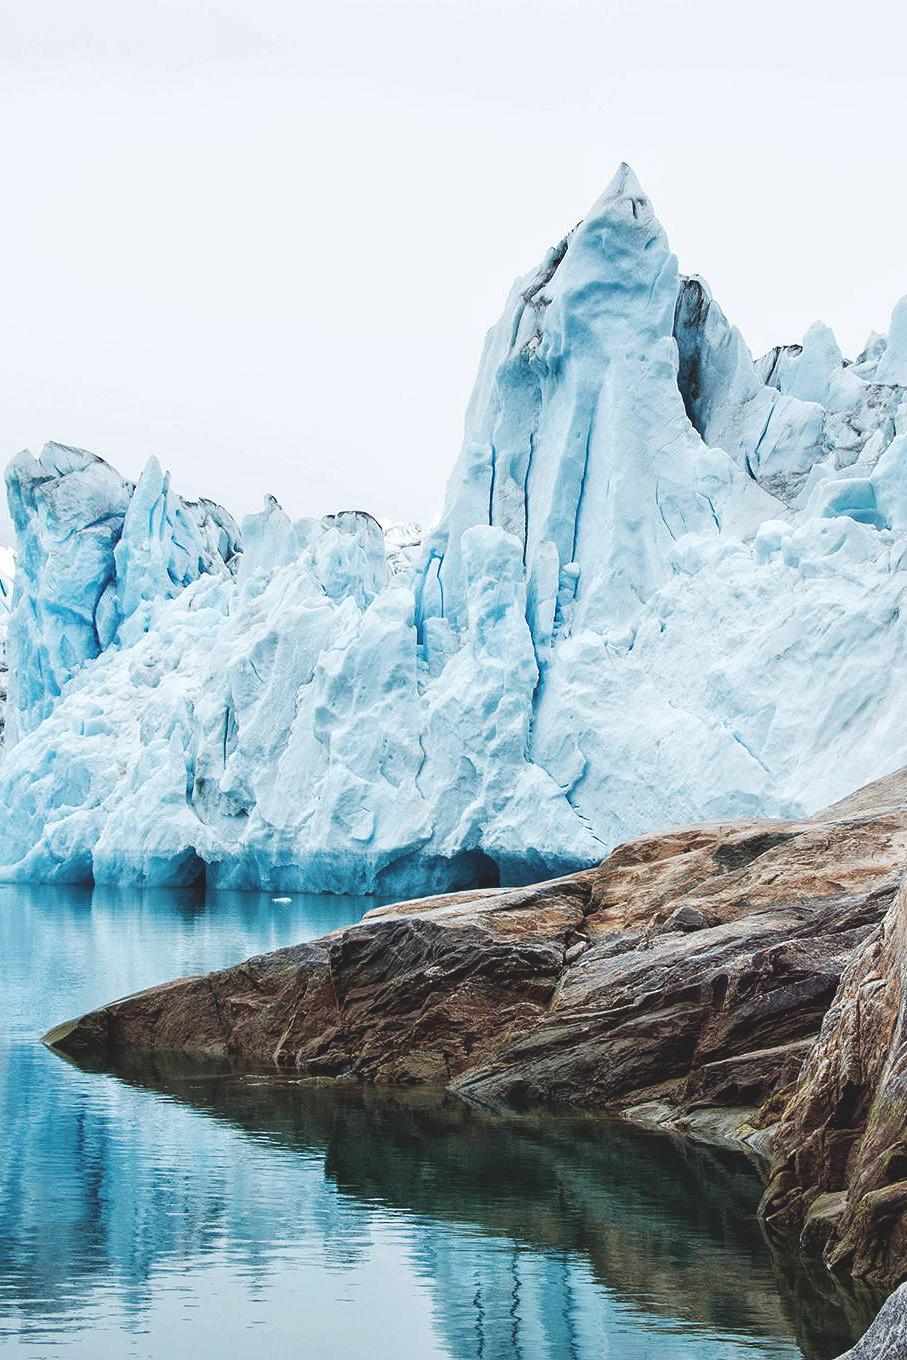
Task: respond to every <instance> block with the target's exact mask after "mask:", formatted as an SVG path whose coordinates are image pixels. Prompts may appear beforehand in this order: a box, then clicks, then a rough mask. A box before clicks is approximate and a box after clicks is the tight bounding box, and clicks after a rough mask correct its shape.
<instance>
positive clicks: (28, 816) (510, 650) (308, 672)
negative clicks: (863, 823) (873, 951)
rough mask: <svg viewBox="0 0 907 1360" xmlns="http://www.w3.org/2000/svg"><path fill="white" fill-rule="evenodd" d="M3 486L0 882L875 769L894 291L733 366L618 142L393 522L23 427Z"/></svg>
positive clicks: (446, 864) (499, 861) (512, 846)
mask: <svg viewBox="0 0 907 1360" xmlns="http://www.w3.org/2000/svg"><path fill="white" fill-rule="evenodd" d="M7 491H8V496H9V502H10V509H11V513H12V517H13V522H14V525H15V530H16V539H17V551H16V576H15V585H14V589H13V593H12V599H11V602H8V601H7V599H6V595H5V593H3V592H0V630H3V629H5V632H6V650H7V655H8V664H9V682H8V683H9V697H8V701H7V704H6V741H5V748H4V751H3V755H2V758H0V795H2V796H0V878H3V879H5V880H35V881H57V882H83V881H84V882H89V881H96V882H100V883H123V882H131V883H146V884H152V885H165V884H179V883H188V882H193V881H196V880H198V879H201V878H204V879H205V880H206V881H207V883H208V884H209V885H210V886H213V887H224V888H228V887H229V888H251V887H265V888H269V889H275V890H285V891H302V890H308V891H334V892H350V893H380V894H387V895H396V896H403V895H416V894H419V893H427V892H432V891H441V890H444V889H446V888H455V887H465V886H473V885H476V884H478V885H484V884H494V883H497V882H509V883H517V882H526V881H531V880H534V879H538V878H541V877H546V876H551V875H554V874H558V873H563V872H567V871H569V870H572V869H575V868H578V867H581V866H585V865H588V864H591V863H594V862H596V861H598V860H600V859H601V858H603V856H604V855H605V854H606V852H607V851H609V850H610V849H611V848H612V847H613V846H614V845H615V844H616V843H618V842H619V841H622V840H625V839H628V838H630V837H633V836H636V835H638V834H640V833H641V832H643V831H648V830H651V829H653V828H656V827H659V826H662V825H665V824H667V823H676V822H678V821H681V820H687V821H690V820H704V819H715V818H723V817H737V816H746V815H753V814H762V815H777V816H800V815H805V814H807V813H810V812H812V811H814V810H816V809H817V808H819V807H821V806H823V805H826V804H828V803H830V802H833V801H834V800H835V799H837V798H839V797H842V796H843V795H844V794H846V793H847V792H849V791H850V790H851V789H852V788H854V787H857V786H858V785H861V784H864V783H866V782H868V781H869V780H871V779H874V778H876V777H878V776H880V775H883V774H885V773H888V772H889V771H890V770H892V769H895V768H897V767H898V766H901V765H904V764H907V730H905V724H903V723H902V722H901V719H900V704H899V699H900V695H901V692H902V690H903V688H904V685H905V682H907V645H905V644H907V610H905V608H904V592H905V587H907V299H904V300H902V301H901V302H899V303H898V304H897V306H896V307H895V308H894V312H893V314H892V318H891V322H890V327H889V330H888V333H887V335H881V334H873V335H872V336H870V337H869V340H868V341H867V343H866V346H865V348H864V350H863V352H862V353H861V354H860V355H858V356H857V358H856V359H855V360H854V361H853V362H851V361H848V360H847V359H845V358H844V356H843V355H842V353H841V351H840V348H839V347H838V344H837V341H836V340H835V337H834V335H833V333H832V332H831V330H830V329H829V328H828V327H827V326H825V325H823V324H820V323H817V324H816V325H814V326H813V327H811V328H810V330H809V331H808V332H807V334H806V335H805V336H804V338H803V341H802V343H801V344H797V345H782V346H778V347H777V348H776V349H774V350H772V351H770V352H769V353H768V354H767V355H765V356H762V357H761V358H758V359H754V358H753V356H752V354H751V352H750V350H749V349H748V347H747V345H746V342H745V340H744V339H743V337H742V335H741V334H740V332H739V331H738V330H737V328H736V327H734V326H733V325H732V324H731V323H730V322H729V321H728V320H727V318H726V317H725V315H724V313H723V311H722V310H721V308H720V306H719V305H718V303H717V302H716V301H715V299H714V298H713V297H712V295H711V293H710V291H709V289H708V287H707V285H706V284H705V282H704V281H703V280H702V279H700V278H698V277H687V276H684V275H682V274H681V273H680V271H679V267H678V263H677V260H676V258H675V257H674V255H673V254H672V253H671V250H670V247H669V245H668V241H667V238H666V236H665V233H664V231H663V229H662V227H661V226H660V224H659V222H658V220H657V218H656V216H655V214H654V211H653V208H652V205H651V202H650V201H649V199H648V198H647V196H646V195H645V193H644V192H643V190H642V188H641V187H640V185H639V183H638V181H637V180H636V178H635V176H634V175H633V173H632V171H631V170H630V169H629V167H627V166H621V167H620V169H619V170H618V172H617V174H616V176H615V178H614V179H613V180H612V182H611V184H610V185H609V186H608V188H607V189H606V190H605V192H604V194H603V195H602V196H601V198H600V199H599V200H598V201H597V202H596V203H595V204H594V206H593V207H592V209H591V210H590V212H589V213H588V215H587V216H586V217H585V218H584V219H583V221H582V222H580V223H579V225H578V226H576V227H575V228H574V229H573V231H572V232H570V233H569V234H568V235H567V236H566V237H565V238H564V239H563V240H562V241H561V242H560V243H559V244H558V245H556V246H555V247H553V248H552V249H551V250H550V251H549V252H548V254H547V255H546V257H545V258H544V260H543V261H542V263H541V264H540V265H539V266H538V268H536V269H535V270H534V271H532V272H531V273H530V274H528V275H526V276H525V277H523V278H520V279H519V280H518V281H517V282H516V284H515V285H514V287H513V289H512V291H511V293H510V296H509V298H508V300H507V302H506V305H505V308H504V312H503V314H502V316H501V318H500V320H499V321H498V323H497V324H496V325H495V326H494V327H493V328H492V330H491V331H490V332H489V334H488V337H487V338H486V341H485V346H484V350H483V354H482V358H481V362H480V367H479V373H478V377H477V380H476V384H475V388H474V391H473V394H472V397H471V400H470V402H469V406H468V409H467V414H466V422H465V434H464V441H463V446H462V450H461V453H460V456H459V459H458V461H457V463H456V465H455V467H454V470H453V473H452V475H451V478H450V482H449V485H448V491H447V496H446V499H445V504H444V507H443V510H442V512H441V514H440V516H439V518H438V519H437V521H436V523H435V524H434V525H433V526H431V527H430V528H429V530H428V531H427V532H426V533H425V534H422V533H421V532H420V530H419V529H418V527H417V526H415V525H406V526H397V527H395V528H393V529H391V530H389V531H388V532H387V533H385V532H384V531H383V530H382V528H381V526H380V525H379V524H378V522H377V521H376V520H375V519H374V518H373V517H372V516H370V515H369V514H368V513H366V512H365V511H362V510H347V511H340V512H338V513H337V514H333V515H328V516H325V517H323V518H306V519H297V520H294V519H292V518H291V517H290V516H289V515H288V514H287V513H286V511H285V510H284V509H283V508H282V507H281V506H280V505H279V504H278V503H277V502H276V501H275V500H274V499H273V498H270V497H269V498H268V499H267V500H266V503H265V505H264V508H263V510H262V511H261V512H260V513H258V514H256V515H252V516H249V517H247V518H246V519H245V520H244V522H243V524H242V526H241V527H238V526H237V524H236V523H235V521H234V520H233V519H232V517H231V516H230V515H229V513H228V512H227V511H226V510H224V509H222V508H221V507H220V506H218V505H216V504H215V503H214V502H212V501H200V502H191V501H187V500H184V499H183V498H181V497H180V496H179V495H178V494H177V492H176V491H175V490H174V489H173V487H172V486H171V482H170V478H169V475H168V474H166V473H165V472H164V471H163V470H162V468H161V465H160V464H159V462H158V461H157V459H155V458H152V459H150V460H149V463H148V465H147V467H146V468H145V471H144V472H143V474H142V476H141V477H140V479H139V480H138V482H137V483H136V484H135V485H133V484H132V483H130V482H128V481H126V480H125V479H124V478H122V477H121V476H120V475H119V474H118V473H117V472H115V471H114V469H113V468H111V467H110V466H109V465H108V464H107V463H105V462H103V461H102V460H101V459H98V458H96V457H95V456H93V455H92V454H89V453H86V452H84V451H82V450H78V449H71V448H66V447H64V446H62V445H58V444H49V445H47V446H46V447H45V449H44V451H43V452H42V453H41V455H40V456H39V457H37V458H35V457H33V456H32V455H31V454H29V453H22V454H19V455H18V456H17V457H16V458H14V459H13V461H12V463H11V464H10V466H9V469H8V471H7ZM7 603H11V609H9V610H7V609H6V604H7Z"/></svg>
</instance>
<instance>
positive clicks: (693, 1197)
mask: <svg viewBox="0 0 907 1360" xmlns="http://www.w3.org/2000/svg"><path fill="white" fill-rule="evenodd" d="M371 905H373V903H372V902H371V901H368V900H365V899H350V898H337V897H334V898H331V897H305V896H295V897H293V898H292V899H291V901H290V902H289V903H280V902H275V901H274V900H273V899H272V897H271V896H270V895H267V894H262V895H257V894H249V893H241V894H240V893H236V894H233V893H219V894H211V895H209V897H208V899H207V900H204V899H203V898H201V897H199V896H195V895H193V894H192V893H191V892H189V891H182V890H181V891H169V890H159V891H156V892H146V893H138V892H134V891H130V892H110V891H107V892H104V891H102V890H99V889H96V890H95V891H94V894H92V893H91V892H90V891H89V890H81V889H49V888H38V889H36V888H30V889H23V888H11V887H10V888H7V887H0V949H2V969H3V972H2V988H0V1130H2V1140H0V1351H3V1352H4V1354H10V1355H19V1356H22V1357H29V1360H38V1358H39V1357H61V1360H63V1358H66V1360H68V1358H69V1357H73V1360H74V1358H75V1357H85V1360H89V1358H90V1360H108V1357H109V1358H110V1360H184V1358H187V1360H188V1358H191V1360H199V1357H204V1356H218V1357H219V1358H220V1360H240V1358H241V1360H250V1357H259V1356H260V1357H264V1360H285V1358H286V1360H291V1358H292V1360H297V1358H298V1360H302V1357H312V1360H332V1358H333V1357H343V1360H346V1358H347V1357H363V1358H364V1357H368V1360H391V1357H393V1360H432V1358H433V1357H437V1360H511V1358H513V1360H656V1357H657V1360H756V1357H771V1358H772V1360H781V1358H782V1357H784V1358H785V1360H787V1358H788V1357H798V1356H806V1357H808V1360H827V1358H828V1357H830V1356H833V1355H836V1354H837V1353H838V1352H839V1351H840V1350H842V1349H844V1348H845V1346H846V1344H849V1341H850V1339H851V1337H852V1335H854V1334H856V1332H857V1331H858V1330H859V1329H860V1326H861V1324H862V1325H865V1315H862V1316H861V1314H860V1310H859V1308H858V1307H856V1306H855V1305H854V1304H853V1303H849V1304H847V1305H846V1308H845V1309H843V1310H842V1304H841V1301H840V1300H839V1299H837V1298H835V1297H832V1296H831V1295H830V1293H829V1292H827V1291H826V1293H825V1294H823V1293H820V1292H819V1291H818V1289H817V1288H815V1287H814V1286H812V1285H811V1284H810V1282H809V1281H808V1280H806V1279H805V1278H804V1277H802V1276H801V1274H800V1273H799V1271H798V1269H797V1268H796V1267H794V1266H793V1265H792V1264H791V1263H790V1262H787V1261H780V1260H775V1261H773V1260H772V1259H771V1258H770V1256H769V1253H768V1250H767V1248H766V1246H765V1244H764V1242H763V1240H762V1237H761V1235H760V1233H759V1230H758V1228H757V1226H756V1223H755V1220H754V1218H753V1211H754V1208H755V1205H756V1202H757V1199H758V1195H759V1184H758V1181H757V1179H756V1177H755V1175H754V1174H753V1173H752V1171H751V1170H750V1168H749V1167H748V1165H747V1164H746V1163H745V1162H744V1161H743V1160H742V1159H739V1158H736V1157H732V1156H723V1155H715V1154H714V1153H711V1152H708V1151H704V1150H698V1149H695V1148H692V1147H690V1146H688V1145H685V1144H683V1143H680V1142H678V1141H675V1140H673V1139H669V1138H663V1137H659V1136H655V1135H646V1134H640V1133H636V1132H633V1131H631V1130H628V1129H626V1128H624V1127H622V1126H620V1125H617V1126H615V1125H613V1124H609V1123H603V1122H601V1121H598V1120H593V1119H560V1118H554V1117H550V1116H549V1117H546V1118H543V1119H542V1118H539V1117H537V1116H533V1117H529V1116H499V1117H497V1116H491V1115H488V1114H484V1113H482V1112H480V1111H477V1110H475V1109H474V1108H472V1107H469V1106H466V1105H464V1104H462V1103H460V1102H458V1101H455V1100H453V1099H449V1098H448V1099H445V1098H442V1097H428V1096H425V1095H421V1096H420V1095H416V1096H413V1095H409V1096H396V1097H395V1096H388V1095H383V1096H382V1095H380V1094H376V1093H375V1092H351V1091H330V1090H328V1091H324V1090H319V1091H313V1090H311V1089H308V1088H306V1087H304V1086H302V1085H300V1084H299V1083H294V1082H292V1081H286V1082H269V1081H266V1080H262V1079H261V1078H260V1077H245V1078H242V1077H227V1076H216V1075H206V1076H200V1075H199V1074H198V1073H197V1072H195V1073H193V1072H192V1071H187V1070H180V1068H179V1067H176V1068H170V1069H169V1070H168V1069H167V1068H166V1067H160V1066H158V1067H151V1066H147V1065H145V1066H140V1067H137V1068H136V1069H135V1070H134V1071H130V1072H129V1073H128V1074H127V1075H121V1076H110V1075H106V1074H96V1073H89V1072H84V1071H81V1070H79V1069H78V1068H76V1067H74V1066H72V1065H70V1064H68V1063H66V1062H65V1061H63V1060H62V1059H60V1058H58V1057H55V1056H54V1055H52V1054H51V1053H49V1052H47V1051H46V1050H45V1049H43V1048H42V1047H41V1046H40V1044H39V1042H38V1040H39V1037H40V1035H41V1034H42V1033H43V1032H44V1031H45V1030H46V1029H47V1028H48V1027H49V1026H50V1025H51V1024H54V1023H56V1022H57V1021H60V1020H63V1019H66V1018H68V1017H70V1016H73V1015H76V1014H78V1013H80V1012H82V1011H84V1010H87V1009H89V1008H91V1007H93V1006H96V1005H98V1004H99V1003H101V1002H103V1001H108V1000H110V999H112V998H113V997H115V996H120V995H123V994H125V993H128V992H131V991H135V990H136V989H138V988H140V987H144V986H147V985H149V984H151V983H154V982H159V981H162V980H165V979H167V978H171V977H176V976H178V975H180V974H185V973H190V972H198V971H202V970H207V969H211V968H216V967H220V966H222V965H225V964H230V963H235V962H238V961H239V960H240V959H243V958H245V957H247V956H248V955H250V954H254V953H258V952H262V951H263V950H266V949H274V948H278V947H279V946H281V945H285V944H289V943H292V942H294V941H299V940H303V939H306V938H312V937H315V936H317V935H320V934H323V933H324V932H325V931H326V930H330V929H333V928H334V927H336V926H339V925H343V924H345V923H347V922H348V921H350V920H353V919H355V918H356V917H358V916H359V915H360V914H361V913H362V912H363V911H365V910H366V909H367V908H368V907H369V906H371Z"/></svg>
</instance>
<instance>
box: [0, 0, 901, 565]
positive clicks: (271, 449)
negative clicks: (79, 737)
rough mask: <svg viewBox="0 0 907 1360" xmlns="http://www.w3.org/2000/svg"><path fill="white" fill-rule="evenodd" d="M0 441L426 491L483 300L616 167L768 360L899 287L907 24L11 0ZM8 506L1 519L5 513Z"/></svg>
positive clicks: (792, 3) (458, 7) (469, 372)
mask: <svg viewBox="0 0 907 1360" xmlns="http://www.w3.org/2000/svg"><path fill="white" fill-rule="evenodd" d="M0 15H2V29H0V127H2V129H3V130H2V133H0V183H2V185H3V190H4V209H3V212H2V215H0V271H2V287H0V381H2V401H0V452H2V455H3V458H4V461H5V459H6V457H8V456H9V455H11V454H12V453H14V452H15V451H16V450H17V449H19V448H21V447H22V446H24V445H28V446H30V447H32V448H33V449H35V450H36V451H37V449H39V448H40V446H41V444H42V443H43V442H44V441H45V440H46V439H50V438H53V439H59V440H61V441H63V442H66V443H73V444H79V445H81V446H83V447H85V448H90V449H92V450H94V451H95V452H97V453H100V454H102V455H103V456H104V457H106V458H108V459H109V460H110V461H111V462H113V463H114V464H115V465H116V466H117V467H119V468H120V469H121V470H122V471H123V472H125V473H127V474H130V475H135V474H137V473H138V471H139V470H140V469H141V467H142V465H143V464H144V462H145V459H146V458H147V456H148V455H149V454H150V453H152V452H154V453H156V454H157V455H158V456H159V457H160V458H161V460H162V461H163V462H164V463H165V464H166V465H168V466H170V467H171V468H172V469H173V471H174V478H175V482H176V485H177V487H178V489H180V490H181V491H183V492H184V493H186V494H188V495H196V494H199V493H202V494H206V495H210V496H213V497H215V498H217V499H219V500H221V501H222V502H223V503H224V504H225V505H227V506H228V508H230V509H231V510H232V511H233V512H234V513H236V514H243V513H246V512H248V511H250V510H254V509H257V508H258V507H259V504H260V501H261V498H262V496H263V495H264V493H265V492H266V491H269V490H270V491H273V492H274V493H275V494H276V495H277V496H278V497H279V499H280V500H281V501H282V502H283V503H284V504H285V505H286V507H287V509H288V510H289V511H290V512H291V513H292V514H293V515H301V514H320V513H323V512H325V511H327V510H331V509H337V508H341V507H363V508H368V509H370V510H372V511H373V512H374V513H376V514H377V515H378V516H379V517H381V518H384V519H389V518H401V517H408V516H416V517H422V518H428V517H429V516H430V515H431V514H432V513H433V511H434V510H436V509H437V508H438V507H439V505H440V501H441V497H442V494H443V488H444V483H445V480H446V477H447V474H448V471H449V469H450V467H451V465H452V463H453V460H454V458H455V456H456V453H457V450H458V446H459V441H460V435H461V428H462V418H463V411H464V408H465V405H466V400H467V397H468V394H469V389H470V386H471V383H472V379H473V376H474V372H475V368H476V364H477V361H478V357H479V351H480V348H481V342H482V338H483V335H484V332H485V330H486V329H487V327H488V326H489V325H490V324H491V323H492V321H494V320H495V318H496V317H497V315H498V313H499V311H500V308H501V305H502V303H503V299H504V297H505V295H506V293H507V290H508V287H509V285H510V283H511V281H512V279H513V277H514V276H515V275H516V274H517V273H521V272H523V271H524V270H525V269H527V268H528V267H530V266H531V265H533V264H534V263H535V262H536V261H537V259H538V258H539V257H540V256H541V255H542V253H543V252H544V250H545V248H546V247H547V246H548V245H549V244H550V243H551V242H553V241H554V240H556V239H558V238H559V237H560V236H561V235H562V234H563V232H564V231H565V230H566V229H567V228H568V227H569V226H571V225H572V224H573V222H574V221H576V220H577V219H578V218H579V217H580V216H582V214H583V212H584V211H585V209H586V208H587V207H588V206H589V204H590V203H591V202H592V201H593V200H594V199H595V197H596V196H597V194H598V193H599V191H600V190H601V188H602V187H603V186H604V184H605V183H606V182H607V180H608V179H609V178H610V177H611V175H612V173H613V171H614V169H615V166H616V164H617V162H618V161H619V160H621V159H626V160H629V161H630V163H631V164H632V165H633V167H634V169H635V170H636V172H637V174H638V175H639V177H640V179H641V180H642V183H643V185H644V186H645V187H646V189H647V191H648V193H649V194H650V195H651V196H652V198H653V201H654V203H655V206H656V210H657V211H658V213H659V216H660V217H661V220H662V222H663V223H664V225H665V227H666V229H667V231H668V235H669V237H670V239H671V242H672V245H673V247H674V249H675V250H676V251H677V253H678V255H679V256H680V262H681V267H682V268H684V269H686V270H687V271H690V272H699V273H702V274H703V275H704V276H705V277H706V278H707V279H708V280H709V282H710V283H711V285H712V287H713V289H714V291H715V293H716V295H717V296H718V298H719V300H720V301H721V304H722V306H723V307H724V309H725V311H726V312H727V313H728V315H729V316H730V317H731V318H732V319H733V320H735V321H737V322H738V323H739V324H740V325H741V326H742V328H743V331H744V334H745V335H746V336H747V338H748V340H749V342H750V344H751V346H752V347H753V348H754V350H755V351H756V352H760V351H762V350H764V349H766V348H768V346H769V345H770V344H772V343H774V342H775V341H785V340H794V339H797V338H799V337H800V336H801V335H802V332H803V331H804V330H805V328H806V327H807V325H809V323H810V322H811V321H813V320H815V319H816V318H821V319H823V320H825V321H827V322H828V323H829V324H830V325H832V326H833V327H834V328H835V330H836V332H837V334H838V337H839V339H840V341H841V343H842V345H843V347H844V349H845V351H850V352H855V351H856V350H857V349H859V347H860V345H861V343H862V340H863V338H864V335H865V333H866V332H868V330H869V329H870V328H872V327H875V328H877V329H884V328H886V327H887V321H888V315H889V312H890V309H891V306H892V304H893V303H894V301H895V300H896V298H897V297H899V296H900V295H901V294H902V293H905V292H907V239H905V238H907V174H905V170H907V116H905V115H907V95H905V79H904V69H903V65H904V52H905V50H907V42H905V39H907V15H905V10H904V7H903V6H902V5H900V4H896V3H888V2H886V3H871V2H870V3H863V4H861V5H859V6H854V5H853V4H852V3H849V4H839V3H835V0H831V2H830V3H829V0H825V3H818V2H815V3H813V2H812V0H809V3H798V0H785V3H777V2H776V0H759V3H758V4H745V5H744V4H740V3H736V2H735V0H701V2H697V0H686V2H685V3H679V2H676V0H647V2H646V3H639V2H637V3H623V0H557V2H556V3H555V0H323V3H319V4H310V3H306V0H254V2H253V0H133V3H128V4H127V3H123V0H78V3H76V2H75V0H29V3H28V4H22V3H21V0H0ZM8 536H9V526H8V520H6V519H5V517H4V518H2V519H0V541H2V540H3V539H6V538H8Z"/></svg>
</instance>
